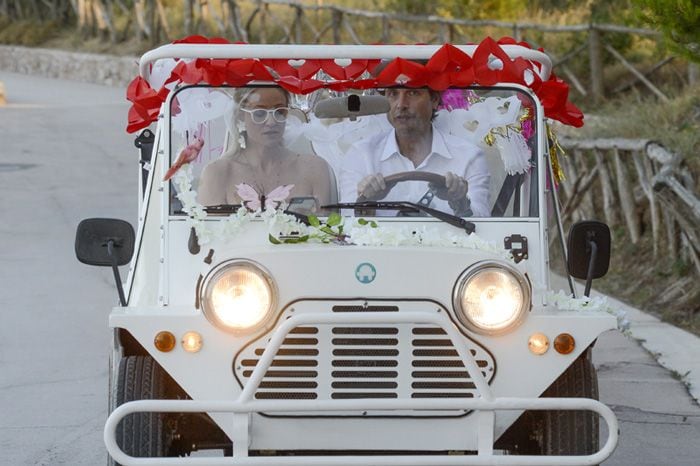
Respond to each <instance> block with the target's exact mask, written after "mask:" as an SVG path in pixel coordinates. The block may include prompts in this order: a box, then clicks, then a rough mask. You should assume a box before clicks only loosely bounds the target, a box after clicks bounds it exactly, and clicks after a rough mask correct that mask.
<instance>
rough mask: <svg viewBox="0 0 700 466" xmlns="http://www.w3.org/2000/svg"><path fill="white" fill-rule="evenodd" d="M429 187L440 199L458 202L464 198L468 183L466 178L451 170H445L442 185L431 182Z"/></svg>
mask: <svg viewBox="0 0 700 466" xmlns="http://www.w3.org/2000/svg"><path fill="white" fill-rule="evenodd" d="M430 187H431V188H432V189H433V190H434V191H435V195H436V196H437V197H439V198H440V199H442V200H444V201H452V202H459V201H461V200H462V199H464V198H466V196H467V190H468V188H469V184H468V183H467V180H465V179H464V178H462V177H461V176H458V175H455V174H454V173H452V172H447V173H446V174H445V186H444V187H442V186H439V185H436V184H432V183H431V185H430Z"/></svg>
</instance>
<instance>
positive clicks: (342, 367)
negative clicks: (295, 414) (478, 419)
mask: <svg viewBox="0 0 700 466" xmlns="http://www.w3.org/2000/svg"><path fill="white" fill-rule="evenodd" d="M420 303H421V302H409V303H402V304H401V306H398V305H396V306H394V305H391V306H388V305H381V306H370V305H367V304H366V303H365V304H357V305H354V304H353V305H334V306H330V310H331V311H332V312H400V310H402V309H405V308H410V310H412V311H415V310H416V309H420V308H421V305H420ZM313 304H314V306H312V307H316V308H317V307H318V304H319V303H317V302H314V303H313ZM425 305H426V303H423V305H422V307H423V309H424V306H425ZM427 305H430V306H431V307H433V308H434V307H435V306H436V305H435V303H432V302H428V303H427ZM304 307H305V306H304V305H303V303H297V304H295V310H296V312H300V310H301V309H303V308H304ZM282 317H283V318H282V319H279V320H278V324H279V323H280V322H283V321H284V315H283V316H282ZM271 333H272V331H270V332H268V333H267V334H265V335H263V336H262V337H260V338H258V339H257V340H255V341H253V342H252V343H251V344H250V345H248V346H247V347H246V348H245V349H244V350H243V351H242V352H241V353H239V354H238V355H237V357H236V359H235V361H234V370H235V374H236V378H237V379H238V381H239V383H241V385H245V383H246V382H247V380H248V379H249V378H250V376H251V375H252V373H253V370H254V369H255V366H256V365H257V364H258V361H259V358H260V357H261V356H262V354H263V351H264V350H265V345H264V344H265V343H266V342H267V341H268V339H269V337H270V335H271ZM464 342H466V343H467V345H468V347H469V350H470V351H471V354H472V355H473V356H474V357H475V359H476V363H477V365H478V367H479V368H480V369H481V371H482V374H483V375H484V376H485V377H486V379H487V381H488V382H490V381H491V379H492V378H493V375H494V373H495V363H494V360H493V357H492V356H491V354H490V353H488V352H487V351H486V350H485V349H484V348H482V347H481V346H479V345H478V344H477V343H476V342H474V341H471V340H469V339H468V338H467V337H464ZM475 396H478V395H477V391H476V387H475V385H474V383H473V381H472V378H471V376H470V374H469V373H468V371H467V370H466V369H465V367H464V364H463V363H462V361H461V359H460V358H459V356H458V353H457V350H456V349H455V346H454V344H453V342H452V341H451V339H450V338H449V337H448V336H447V334H446V332H445V331H444V330H443V329H442V328H439V327H436V326H433V325H417V324H398V325H397V324H391V325H376V324H374V325H352V326H349V325H344V324H333V325H327V324H324V325H315V326H304V327H296V328H294V329H293V330H292V331H291V332H290V333H289V334H288V335H287V337H286V338H285V340H284V342H283V344H282V345H281V347H280V348H279V350H278V352H277V354H276V355H275V358H274V359H273V362H272V365H271V367H270V368H269V369H268V371H267V372H266V374H265V376H264V378H263V380H262V382H261V384H260V386H259V388H258V390H257V391H256V393H255V398H256V399H266V400H270V399H277V400H290V399H298V400H317V399H378V398H414V399H418V398H472V397H475ZM421 413H422V415H428V414H430V415H432V416H434V415H440V416H444V415H455V413H450V412H445V411H440V412H439V413H437V414H436V413H435V412H432V413H428V412H423V411H422V412H421ZM314 414H315V415H318V414H319V413H314ZM323 414H326V413H323ZM342 414H345V415H347V414H348V413H342ZM363 414H364V413H363ZM460 414H463V412H460ZM382 415H384V416H386V415H406V413H405V412H401V413H396V412H392V413H382Z"/></svg>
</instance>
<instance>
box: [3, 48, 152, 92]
mask: <svg viewBox="0 0 700 466" xmlns="http://www.w3.org/2000/svg"><path fill="white" fill-rule="evenodd" d="M0 70H1V71H10V72H14V73H22V74H29V75H33V76H43V77H47V78H59V79H69V80H72V81H82V82H89V83H95V84H104V85H107V86H117V87H126V85H127V84H129V82H130V81H131V80H132V79H133V78H134V77H135V76H136V75H137V74H138V72H139V70H138V58H136V57H118V56H115V55H99V54H94V53H77V52H66V51H63V50H54V49H41V48H31V47H17V46H11V45H0Z"/></svg>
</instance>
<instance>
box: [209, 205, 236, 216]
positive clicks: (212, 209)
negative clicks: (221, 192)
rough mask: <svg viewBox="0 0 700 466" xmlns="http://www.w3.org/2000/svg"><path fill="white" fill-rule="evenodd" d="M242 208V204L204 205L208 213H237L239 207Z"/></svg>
mask: <svg viewBox="0 0 700 466" xmlns="http://www.w3.org/2000/svg"><path fill="white" fill-rule="evenodd" d="M240 208H241V205H240V204H219V205H208V206H206V207H204V210H205V211H206V212H207V213H208V214H235V213H236V212H238V209H240Z"/></svg>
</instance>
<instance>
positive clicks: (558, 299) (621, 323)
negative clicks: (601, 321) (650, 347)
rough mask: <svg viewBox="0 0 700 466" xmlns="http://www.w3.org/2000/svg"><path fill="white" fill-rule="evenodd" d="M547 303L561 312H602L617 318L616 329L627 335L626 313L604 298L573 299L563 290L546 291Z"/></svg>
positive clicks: (584, 297)
mask: <svg viewBox="0 0 700 466" xmlns="http://www.w3.org/2000/svg"><path fill="white" fill-rule="evenodd" d="M545 297H546V300H547V302H548V303H550V304H553V305H554V306H555V307H556V308H557V309H559V310H561V311H602V312H607V313H608V314H611V315H613V316H615V317H616V318H617V328H618V330H619V331H620V332H622V333H623V334H625V335H627V334H629V328H630V322H629V320H627V313H626V312H625V311H623V310H622V309H619V308H616V307H613V306H611V305H610V304H609V303H608V298H607V297H605V296H595V297H588V296H582V297H580V298H574V297H572V296H571V295H568V294H566V293H565V292H564V291H563V290H559V291H558V292H556V293H555V292H553V291H548V292H547V293H546V295H545Z"/></svg>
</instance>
